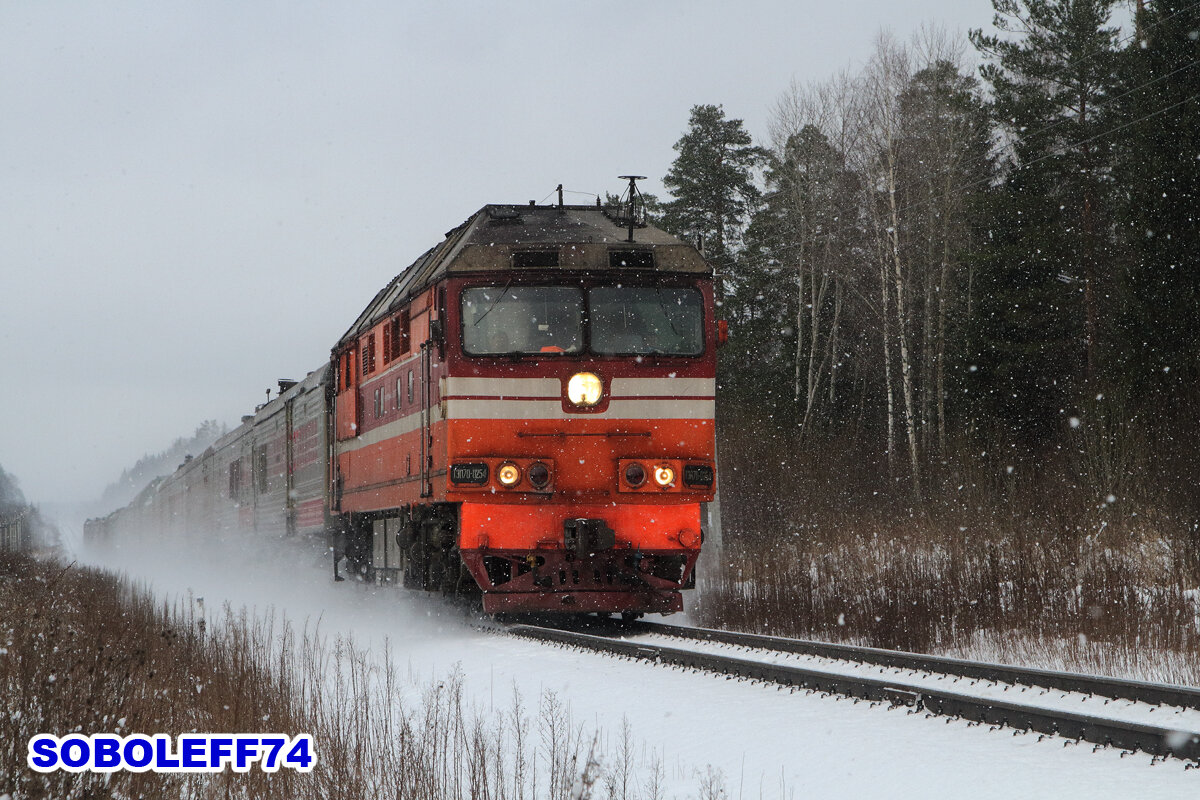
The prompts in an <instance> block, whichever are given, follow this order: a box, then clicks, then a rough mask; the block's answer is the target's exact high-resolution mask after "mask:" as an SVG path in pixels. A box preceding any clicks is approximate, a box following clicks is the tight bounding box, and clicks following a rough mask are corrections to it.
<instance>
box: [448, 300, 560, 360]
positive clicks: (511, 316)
mask: <svg viewBox="0 0 1200 800" xmlns="http://www.w3.org/2000/svg"><path fill="white" fill-rule="evenodd" d="M462 310H463V314H462V317H463V348H464V349H465V350H466V351H467V353H468V354H469V355H474V356H490V355H515V354H530V353H579V352H581V351H582V350H583V292H582V291H581V290H580V289H577V288H573V287H570V286H504V287H499V286H479V287H475V288H473V289H467V290H465V291H464V292H463V296H462Z"/></svg>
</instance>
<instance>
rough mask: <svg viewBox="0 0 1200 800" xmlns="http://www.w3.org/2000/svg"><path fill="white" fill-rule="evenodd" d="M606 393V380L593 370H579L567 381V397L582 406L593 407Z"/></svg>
mask: <svg viewBox="0 0 1200 800" xmlns="http://www.w3.org/2000/svg"><path fill="white" fill-rule="evenodd" d="M603 394H604V382H603V381H601V380H600V376H599V375H596V374H594V373H591V372H577V373H575V374H574V375H572V376H571V380H569V381H567V399H568V400H570V401H571V402H572V403H574V404H575V405H577V406H580V407H582V408H591V407H592V406H594V405H596V404H597V403H599V402H600V397H601V395H603Z"/></svg>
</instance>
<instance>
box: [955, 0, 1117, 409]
mask: <svg viewBox="0 0 1200 800" xmlns="http://www.w3.org/2000/svg"><path fill="white" fill-rule="evenodd" d="M1114 3H1115V0H992V4H993V6H994V7H995V9H996V12H997V13H996V16H995V24H996V27H997V28H999V29H1000V31H1001V32H1002V33H1003V34H1010V35H1012V36H1013V37H1015V38H1010V37H1002V36H997V35H984V34H983V33H982V32H981V31H978V30H976V31H972V33H971V39H972V41H973V42H974V43H975V45H976V47H977V48H979V49H980V50H981V51H982V52H983V53H984V54H985V55H987V56H990V57H991V58H992V59H993V61H991V62H990V63H988V64H986V65H985V66H984V67H983V68H982V74H983V77H984V79H985V80H986V81H987V82H988V83H989V84H990V85H991V89H992V94H993V97H994V103H993V106H992V111H993V115H994V116H993V118H994V120H995V122H996V124H997V126H998V128H999V129H1000V130H1001V132H1002V134H1003V139H1004V141H1005V143H1006V144H1007V145H1008V146H1009V148H1010V149H1009V154H1008V158H1007V167H1008V174H1007V177H1006V179H1005V182H1004V185H1003V187H1002V188H1001V189H1000V190H999V191H998V192H997V193H996V194H995V197H994V198H993V205H992V218H993V224H992V225H990V226H989V228H988V230H987V234H988V236H989V237H990V241H991V244H992V247H990V248H989V251H988V253H987V254H986V260H985V261H984V263H983V264H982V267H983V268H982V270H981V275H980V278H981V285H980V293H979V296H980V300H981V305H980V309H979V311H980V319H981V321H982V327H981V329H980V331H979V334H980V337H981V353H980V361H981V362H982V363H981V364H980V365H979V366H980V367H982V368H983V372H982V378H983V385H982V386H980V389H981V390H985V391H986V392H988V394H989V396H990V397H991V398H993V399H994V400H995V401H996V403H995V406H994V407H995V408H996V409H997V410H1000V411H1002V412H1004V413H1005V414H1006V415H1008V416H1009V417H1010V418H1012V419H1014V420H1015V421H1019V422H1020V423H1021V424H1022V425H1023V426H1024V427H1026V429H1029V428H1028V426H1029V425H1030V424H1031V423H1041V424H1043V425H1044V424H1048V423H1051V422H1052V420H1053V419H1054V418H1056V417H1057V415H1058V412H1060V411H1061V410H1062V409H1063V408H1064V407H1068V406H1074V405H1075V403H1077V402H1078V401H1079V399H1080V398H1081V395H1082V394H1083V391H1082V390H1083V389H1084V388H1085V387H1086V386H1090V385H1091V382H1092V381H1095V380H1096V379H1097V378H1098V372H1099V369H1100V365H1099V363H1098V359H1099V353H1100V351H1101V341H1100V339H1101V335H1102V333H1105V332H1106V331H1104V330H1102V327H1101V326H1102V321H1104V322H1107V321H1109V320H1110V319H1111V318H1112V316H1113V314H1112V311H1113V309H1111V308H1107V307H1106V306H1105V302H1104V298H1105V297H1106V296H1110V295H1111V293H1112V288H1113V287H1112V278H1111V264H1112V241H1111V239H1110V238H1108V237H1107V235H1106V231H1107V230H1108V224H1107V219H1106V208H1107V202H1106V201H1107V197H1106V191H1107V189H1108V182H1107V175H1108V172H1109V170H1110V167H1111V153H1110V148H1109V140H1107V139H1105V138H1104V135H1103V134H1104V132H1105V126H1106V124H1107V123H1106V120H1105V119H1104V117H1103V115H1102V114H1101V113H1098V111H1099V110H1100V106H1101V104H1102V103H1103V101H1104V100H1105V98H1106V97H1108V96H1110V95H1111V90H1112V84H1113V81H1114V71H1115V63H1116V61H1115V59H1116V48H1115V42H1116V29H1115V28H1112V27H1109V26H1108V21H1109V16H1110V13H1111V11H1112V7H1113V5H1114Z"/></svg>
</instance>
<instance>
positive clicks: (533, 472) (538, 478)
mask: <svg viewBox="0 0 1200 800" xmlns="http://www.w3.org/2000/svg"><path fill="white" fill-rule="evenodd" d="M529 482H530V483H531V484H533V488H535V489H544V488H546V484H548V483H549V482H550V468H549V467H547V466H546V465H545V464H543V463H542V462H540V461H538V462H536V463H534V464H530V465H529Z"/></svg>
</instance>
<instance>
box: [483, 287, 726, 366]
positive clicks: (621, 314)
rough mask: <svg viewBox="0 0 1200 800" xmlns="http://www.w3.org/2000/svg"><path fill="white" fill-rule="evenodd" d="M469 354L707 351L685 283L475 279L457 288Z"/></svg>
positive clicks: (695, 302) (697, 304) (696, 297)
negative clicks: (493, 282)
mask: <svg viewBox="0 0 1200 800" xmlns="http://www.w3.org/2000/svg"><path fill="white" fill-rule="evenodd" d="M462 325H463V348H464V350H465V351H466V353H467V354H468V355H475V356H486V355H533V354H539V355H541V354H554V353H561V354H567V355H571V354H578V353H581V352H583V350H584V331H585V328H586V329H587V340H588V342H590V348H589V349H590V350H591V352H593V353H595V354H597V355H652V354H653V355H672V356H696V355H700V354H701V353H703V352H704V313H703V298H702V297H701V294H700V292H699V291H698V290H696V289H694V288H690V287H682V288H681V287H674V286H672V287H659V286H601V287H593V288H590V289H582V288H577V287H572V286H504V287H497V286H477V287H472V288H468V289H465V290H464V291H463V294H462Z"/></svg>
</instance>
